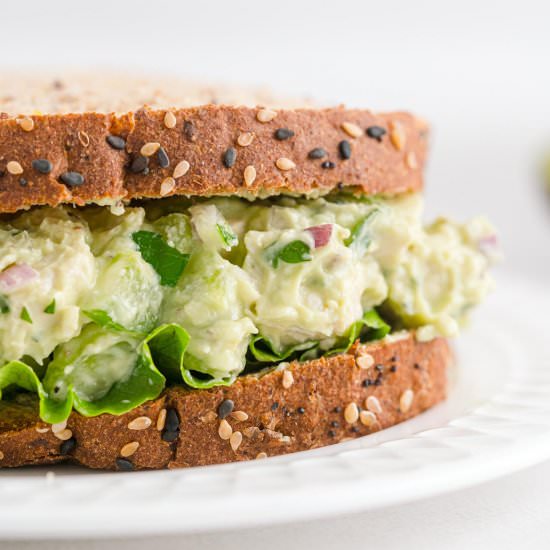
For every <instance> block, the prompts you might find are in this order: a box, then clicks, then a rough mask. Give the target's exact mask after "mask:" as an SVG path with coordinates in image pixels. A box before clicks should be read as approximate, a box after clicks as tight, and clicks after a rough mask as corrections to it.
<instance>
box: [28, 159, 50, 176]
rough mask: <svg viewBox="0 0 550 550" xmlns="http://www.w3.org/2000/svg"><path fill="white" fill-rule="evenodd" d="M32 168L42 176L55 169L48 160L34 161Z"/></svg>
mask: <svg viewBox="0 0 550 550" xmlns="http://www.w3.org/2000/svg"><path fill="white" fill-rule="evenodd" d="M31 166H32V167H33V168H34V169H35V170H36V171H37V172H39V173H40V174H49V173H50V172H51V171H52V168H53V166H52V163H51V162H50V161H49V160H47V159H36V160H33V161H32V162H31Z"/></svg>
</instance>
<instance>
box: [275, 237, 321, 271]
mask: <svg viewBox="0 0 550 550" xmlns="http://www.w3.org/2000/svg"><path fill="white" fill-rule="evenodd" d="M266 257H267V259H268V260H269V261H270V262H271V265H272V266H273V267H275V268H276V267H278V265H279V260H280V261H282V262H285V263H287V264H299V263H302V262H309V261H311V249H310V247H309V245H308V244H307V243H305V242H304V241H299V240H298V241H292V242H290V243H288V244H286V245H285V246H283V247H281V248H279V247H278V244H277V243H275V244H272V245H271V246H269V247H267V249H266Z"/></svg>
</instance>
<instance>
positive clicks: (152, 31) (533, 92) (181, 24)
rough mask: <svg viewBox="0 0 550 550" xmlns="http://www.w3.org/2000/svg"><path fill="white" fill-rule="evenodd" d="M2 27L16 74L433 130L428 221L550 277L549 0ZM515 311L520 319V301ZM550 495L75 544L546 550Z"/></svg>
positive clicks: (28, 18)
mask: <svg viewBox="0 0 550 550" xmlns="http://www.w3.org/2000/svg"><path fill="white" fill-rule="evenodd" d="M0 17H1V21H2V26H1V30H0V56H1V66H2V67H5V68H8V67H11V68H13V69H17V70H21V71H29V70H33V68H35V69H36V68H38V69H42V70H43V69H47V68H48V67H52V66H54V67H58V68H60V71H62V69H61V68H62V67H76V68H80V69H82V68H86V67H93V66H98V67H111V68H115V69H123V70H125V71H131V70H136V71H140V72H146V73H149V74H151V75H153V76H154V75H155V74H163V73H164V74H170V75H181V76H184V77H185V76H190V77H193V78H194V79H195V78H202V79H206V80H209V81H222V82H223V81H225V82H231V83H233V84H239V83H243V84H262V85H268V86H270V87H272V88H274V89H275V90H276V91H279V92H282V93H285V94H289V95H296V94H308V95H310V96H313V97H314V98H316V99H318V100H320V101H322V102H324V103H331V104H334V103H346V104H349V105H354V106H360V107H367V108H372V109H374V110H392V109H407V110H411V111H414V112H416V113H418V114H421V115H422V116H423V117H425V118H427V119H428V120H429V121H430V122H431V124H432V128H433V138H432V153H431V158H430V162H429V167H428V174H427V199H428V213H429V214H430V215H436V214H438V213H445V214H447V215H449V214H450V215H452V216H453V217H459V218H464V217H467V216H470V215H474V214H477V213H485V214H487V215H488V216H489V217H490V218H491V219H492V220H493V221H494V223H495V224H496V225H497V227H498V228H499V231H500V234H501V237H502V246H503V249H504V252H505V255H506V261H505V262H504V264H503V266H502V268H501V269H503V270H508V271H513V272H516V273H517V274H518V276H522V277H525V280H526V285H528V280H529V277H532V278H535V277H536V278H538V279H542V280H544V281H547V280H548V279H549V278H550V192H549V193H547V194H545V193H544V191H543V188H542V183H541V178H540V168H541V163H542V158H543V155H544V153H545V152H548V153H549V154H550V4H549V3H548V2H544V1H542V0H541V1H538V2H537V1H533V0H528V1H526V0H524V1H522V2H509V1H505V0H501V1H495V2H492V1H491V2H489V1H486V2H483V1H482V0H477V1H471V0H462V1H461V2H444V1H443V0H440V1H421V0H400V1H397V0H394V1H391V0H377V1H375V2H370V1H365V0H363V1H359V0H358V1H355V2H353V1H347V0H332V1H330V2H329V1H323V0H316V1H302V2H300V1H298V0H294V1H290V0H279V1H277V2H262V1H260V0H256V1H254V2H252V1H251V2H246V1H244V0H225V1H213V0H211V1H206V0H194V1H192V2H189V1H179V2H178V1H167V0H149V1H147V2H145V1H142V0H134V1H132V2H130V1H120V0H119V1H116V0H111V1H110V2H108V1H104V0H101V1H99V0H96V1H89V2H78V1H76V0H73V1H67V0H58V1H55V2H53V1H50V2H47V1H43V0H42V1H39V2H30V1H14V0H10V1H9V2H6V1H4V2H2V4H1V6H0ZM0 92H1V91H0ZM497 277H498V275H497ZM510 311H511V312H512V313H513V314H515V315H519V316H521V304H512V305H511V309H510ZM525 322H526V323H528V322H529V319H525ZM549 327H550V322H549ZM549 489H550V463H549V464H545V465H541V466H539V467H537V468H533V469H531V470H529V471H527V472H523V473H520V474H516V475H514V476H511V477H509V478H507V479H505V480H501V481H498V482H493V483H491V484H488V485H485V486H482V487H479V488H475V489H470V490H468V491H465V492H462V493H458V494H455V495H451V496H447V497H439V498H437V499H434V500H430V501H426V502H422V503H417V504H412V505H408V506H403V507H400V508H396V509H391V510H385V511H383V512H377V513H372V512H371V513H369V514H368V515H359V516H354V517H350V518H339V519H335V520H334V521H324V522H316V523H311V524H306V525H297V526H286V527H277V528H269V529H263V530H260V531H255V532H248V533H228V534H225V535H223V536H220V535H216V536H197V537H193V538H191V539H188V540H184V539H178V538H171V539H167V540H162V541H161V540H158V541H131V542H130V541H126V542H119V543H112V544H110V545H108V546H107V545H105V544H93V543H89V544H82V545H79V546H77V545H75V544H71V545H67V546H66V547H67V548H69V547H71V548H91V547H93V548H107V547H109V548H110V547H112V548H115V547H116V548H123V549H126V548H132V549H139V548H150V547H152V546H155V545H161V544H162V545H163V546H164V547H166V548H177V547H181V548H183V547H186V548H193V547H197V548H220V547H223V548H226V549H232V548H239V549H242V550H247V549H248V548H254V549H256V548H266V549H269V548H280V547H281V546H284V547H286V548H306V547H312V548H319V549H321V548H339V547H341V548H344V547H345V548H348V549H354V548H364V547H366V546H367V545H368V546H369V547H370V548H377V547H383V548H404V547H412V548H415V547H420V545H422V547H423V548H425V549H430V548H438V549H439V548H465V547H467V548H470V549H476V548H484V549H491V548H499V549H504V548H516V547H517V546H518V545H520V544H521V545H522V546H523V547H524V548H548V547H549V545H550V511H549V510H550V508H549V506H548V500H547V494H548V491H549ZM373 498H376V495H373ZM268 513H269V511H267V510H266V514H268ZM212 521H215V518H212ZM62 522H63V518H60V528H61V526H62ZM98 529H100V526H98ZM0 535H1V534H0ZM14 547H15V548H31V545H30V544H29V545H27V544H20V545H19V544H18V545H14ZM61 547H62V546H60V545H59V544H56V545H50V544H48V545H43V548H61ZM63 547H65V546H63Z"/></svg>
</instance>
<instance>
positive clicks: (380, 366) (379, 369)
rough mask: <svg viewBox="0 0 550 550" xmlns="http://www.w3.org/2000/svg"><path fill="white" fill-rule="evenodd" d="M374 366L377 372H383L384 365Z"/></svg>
mask: <svg viewBox="0 0 550 550" xmlns="http://www.w3.org/2000/svg"><path fill="white" fill-rule="evenodd" d="M375 368H376V370H377V371H378V372H383V371H384V365H376V367H375Z"/></svg>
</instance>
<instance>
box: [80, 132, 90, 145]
mask: <svg viewBox="0 0 550 550" xmlns="http://www.w3.org/2000/svg"><path fill="white" fill-rule="evenodd" d="M78 141H80V143H81V145H82V147H88V145H90V136H89V135H88V134H87V133H86V132H84V131H83V130H79V132H78Z"/></svg>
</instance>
